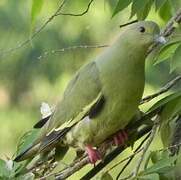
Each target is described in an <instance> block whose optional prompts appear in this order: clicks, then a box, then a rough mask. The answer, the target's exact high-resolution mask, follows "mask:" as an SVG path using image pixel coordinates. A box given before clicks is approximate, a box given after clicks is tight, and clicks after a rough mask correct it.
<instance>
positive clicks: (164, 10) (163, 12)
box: [159, 0, 172, 21]
mask: <svg viewBox="0 0 181 180" xmlns="http://www.w3.org/2000/svg"><path fill="white" fill-rule="evenodd" d="M171 9H172V6H171V4H170V1H169V0H167V1H166V2H165V3H164V5H163V6H162V7H161V8H160V10H159V15H160V17H161V18H162V19H163V20H164V21H168V20H169V19H170V18H171V17H172V13H171Z"/></svg>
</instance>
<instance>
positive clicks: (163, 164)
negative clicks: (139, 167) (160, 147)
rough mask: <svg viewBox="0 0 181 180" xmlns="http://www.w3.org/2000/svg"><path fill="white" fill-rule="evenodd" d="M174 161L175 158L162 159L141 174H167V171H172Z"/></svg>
mask: <svg viewBox="0 0 181 180" xmlns="http://www.w3.org/2000/svg"><path fill="white" fill-rule="evenodd" d="M175 160H176V157H167V158H163V159H161V160H159V161H157V162H156V163H155V164H153V165H152V166H151V167H149V168H147V169H146V170H145V171H144V173H143V174H152V173H167V171H171V170H173V167H174V161H175Z"/></svg>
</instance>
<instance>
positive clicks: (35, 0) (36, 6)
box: [31, 0, 44, 26]
mask: <svg viewBox="0 0 181 180" xmlns="http://www.w3.org/2000/svg"><path fill="white" fill-rule="evenodd" d="M43 2H44V0H32V8H31V24H32V26H34V23H35V20H36V18H37V16H38V15H39V13H40V12H41V9H42V6H43Z"/></svg>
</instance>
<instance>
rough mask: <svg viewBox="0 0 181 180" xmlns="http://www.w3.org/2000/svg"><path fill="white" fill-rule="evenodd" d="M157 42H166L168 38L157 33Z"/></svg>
mask: <svg viewBox="0 0 181 180" xmlns="http://www.w3.org/2000/svg"><path fill="white" fill-rule="evenodd" d="M155 42H156V43H159V44H165V43H166V42H167V40H166V39H165V37H164V36H160V35H157V36H155Z"/></svg>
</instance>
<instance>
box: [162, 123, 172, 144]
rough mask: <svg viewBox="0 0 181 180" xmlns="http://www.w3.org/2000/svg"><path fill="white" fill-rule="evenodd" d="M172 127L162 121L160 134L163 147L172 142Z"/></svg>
mask: <svg viewBox="0 0 181 180" xmlns="http://www.w3.org/2000/svg"><path fill="white" fill-rule="evenodd" d="M170 135H171V128H170V124H169V123H164V122H163V123H162V125H161V127H160V136H161V141H162V143H163V147H167V146H168V144H169V142H170Z"/></svg>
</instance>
